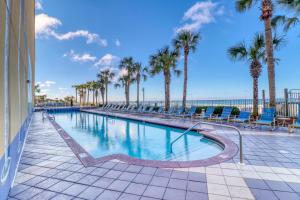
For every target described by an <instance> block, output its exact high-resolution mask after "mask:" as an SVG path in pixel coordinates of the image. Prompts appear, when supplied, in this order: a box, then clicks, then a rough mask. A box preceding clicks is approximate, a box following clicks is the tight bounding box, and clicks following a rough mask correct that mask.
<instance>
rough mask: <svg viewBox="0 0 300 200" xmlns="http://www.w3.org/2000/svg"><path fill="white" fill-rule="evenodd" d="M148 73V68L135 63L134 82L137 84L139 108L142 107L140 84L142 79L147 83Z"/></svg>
mask: <svg viewBox="0 0 300 200" xmlns="http://www.w3.org/2000/svg"><path fill="white" fill-rule="evenodd" d="M147 73H148V68H147V67H142V64H141V63H139V62H136V63H134V74H135V77H134V81H135V82H136V89H137V94H136V103H137V105H138V106H139V105H140V82H141V78H142V79H143V80H144V81H146V80H147Z"/></svg>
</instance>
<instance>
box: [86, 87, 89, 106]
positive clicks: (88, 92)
mask: <svg viewBox="0 0 300 200" xmlns="http://www.w3.org/2000/svg"><path fill="white" fill-rule="evenodd" d="M89 102H90V90H89V89H87V102H86V103H87V104H89Z"/></svg>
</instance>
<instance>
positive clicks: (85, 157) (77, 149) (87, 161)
mask: <svg viewBox="0 0 300 200" xmlns="http://www.w3.org/2000/svg"><path fill="white" fill-rule="evenodd" d="M80 111H83V112H87V113H92V114H99V115H101V114H102V115H104V113H97V112H93V111H91V110H80ZM105 115H107V116H113V117H119V118H124V119H131V120H136V121H144V122H148V123H152V124H158V125H163V126H169V127H175V128H181V129H185V127H182V126H180V125H177V126H172V125H167V124H165V123H155V122H153V121H147V120H138V119H136V118H130V117H127V118H126V117H124V116H116V115H110V114H108V113H107V114H105ZM48 120H49V121H50V122H51V124H52V125H53V127H54V128H55V129H56V131H57V132H58V133H59V135H60V136H61V137H62V139H63V140H64V141H65V142H66V143H67V145H68V146H69V147H70V148H71V150H72V151H73V153H74V154H75V155H76V157H77V158H78V159H79V160H80V161H81V163H82V164H83V165H84V166H85V167H90V166H94V165H96V164H99V163H103V162H106V161H110V160H115V159H117V160H119V161H122V162H126V163H128V164H134V165H142V166H148V167H159V168H188V167H206V166H210V165H215V164H219V163H222V162H226V161H228V160H230V159H232V158H233V157H234V156H235V155H236V154H237V152H238V147H237V145H236V144H235V143H234V142H232V141H231V140H229V139H227V138H225V137H222V136H220V135H216V134H213V133H211V132H210V131H209V130H203V129H201V130H200V129H195V130H196V131H199V130H200V131H201V133H202V134H203V136H204V137H206V138H208V139H212V140H214V141H215V142H217V143H219V144H220V145H222V146H223V147H224V150H223V152H222V153H220V154H218V155H215V156H213V157H210V158H207V159H202V160H193V161H158V160H143V159H138V158H133V157H130V156H128V155H125V154H112V155H108V156H103V157H100V158H94V157H92V156H91V155H90V154H89V153H88V152H87V151H86V150H85V149H84V148H83V147H82V146H81V145H79V144H78V143H77V142H76V141H75V140H74V139H73V138H72V137H71V136H70V135H69V134H68V133H67V132H66V131H65V130H64V129H63V128H62V127H61V126H60V125H59V124H58V123H57V122H55V121H54V120H51V119H50V118H48Z"/></svg>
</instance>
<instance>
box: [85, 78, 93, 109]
mask: <svg viewBox="0 0 300 200" xmlns="http://www.w3.org/2000/svg"><path fill="white" fill-rule="evenodd" d="M85 85H86V90H87V104H89V102H90V91H92V87H91V86H92V82H91V81H88V82H86V84H85Z"/></svg>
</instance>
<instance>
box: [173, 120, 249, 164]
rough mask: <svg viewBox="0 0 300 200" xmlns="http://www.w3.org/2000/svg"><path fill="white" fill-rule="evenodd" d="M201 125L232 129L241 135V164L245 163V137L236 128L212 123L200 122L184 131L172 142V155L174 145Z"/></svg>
mask: <svg viewBox="0 0 300 200" xmlns="http://www.w3.org/2000/svg"><path fill="white" fill-rule="evenodd" d="M201 124H205V125H211V126H219V127H225V128H230V129H233V130H235V131H236V132H237V133H238V134H239V148H240V163H241V164H242V163H243V161H244V157H243V137H242V134H241V131H240V130H239V129H238V128H237V127H235V126H230V125H225V124H217V123H211V122H203V121H199V122H197V123H196V124H194V125H193V126H191V127H190V128H188V129H187V130H186V131H184V132H183V133H182V134H181V135H180V136H178V137H177V138H176V139H175V140H173V141H172V142H171V149H170V151H171V153H172V152H173V144H174V143H175V142H177V141H178V140H179V139H180V138H182V137H183V136H184V135H186V134H187V133H188V132H190V131H192V130H193V129H194V128H195V127H196V126H198V125H201Z"/></svg>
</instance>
